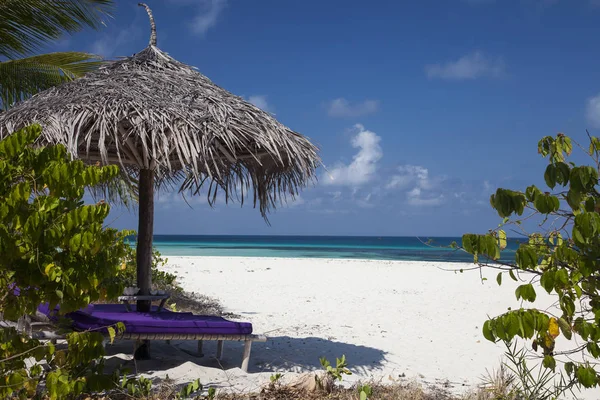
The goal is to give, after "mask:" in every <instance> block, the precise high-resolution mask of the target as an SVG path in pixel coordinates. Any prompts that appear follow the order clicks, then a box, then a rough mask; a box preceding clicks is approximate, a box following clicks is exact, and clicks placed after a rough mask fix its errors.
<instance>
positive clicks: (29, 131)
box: [0, 126, 131, 399]
mask: <svg viewBox="0 0 600 400" xmlns="http://www.w3.org/2000/svg"><path fill="white" fill-rule="evenodd" d="M40 132H41V130H40V127H39V126H32V127H28V128H25V129H23V130H21V131H19V132H16V133H15V134H13V135H11V136H9V137H8V138H6V139H4V140H2V141H0V254H1V255H2V257H0V312H1V313H3V316H4V319H7V320H13V321H14V320H16V319H17V318H19V317H21V316H23V315H26V314H28V315H31V314H34V313H35V312H36V309H37V307H38V305H39V304H41V303H46V302H47V303H50V307H54V306H55V305H57V304H60V313H61V314H64V313H67V312H70V311H74V310H77V309H80V308H82V307H85V306H87V305H88V304H89V303H90V302H93V301H96V300H98V299H101V298H106V297H114V296H115V295H116V294H118V293H120V292H121V291H122V287H123V285H122V283H120V282H119V279H115V277H117V276H118V275H119V273H120V271H121V269H120V265H121V263H122V260H123V258H124V257H125V256H126V255H127V254H128V253H127V252H128V248H129V247H128V245H127V243H126V242H125V237H126V236H127V235H129V234H131V232H119V231H117V230H115V229H110V228H106V227H104V226H103V224H104V219H105V218H106V216H107V215H108V212H109V206H108V204H106V203H104V202H102V201H101V202H99V203H97V204H93V205H84V203H83V196H84V193H85V190H86V189H87V188H90V187H92V186H95V185H98V184H102V183H106V182H108V181H110V180H111V179H114V178H115V177H116V176H117V175H118V173H119V171H118V168H117V167H95V166H85V165H84V164H83V162H81V161H71V160H70V158H69V156H68V155H67V153H66V150H65V148H64V147H63V146H48V147H34V146H33V143H34V142H35V140H36V139H37V138H38V136H39V134H40ZM13 285H16V287H18V288H19V289H20V294H17V293H16V292H15V291H14V290H13ZM122 328H123V327H122V325H119V326H115V327H109V328H108V331H109V336H110V339H111V340H112V339H114V337H115V335H116V334H118V331H119V330H122ZM0 335H1V338H0V397H2V398H6V397H9V396H10V395H11V394H13V395H18V396H21V397H24V396H32V395H33V394H34V393H35V392H36V390H37V386H38V383H40V382H44V383H45V386H46V389H45V390H46V392H47V394H48V396H49V397H50V398H51V399H62V398H67V397H73V396H75V395H77V394H80V393H84V392H89V391H94V390H103V389H105V388H107V387H110V386H111V385H112V382H113V379H112V377H111V376H108V375H104V374H103V373H102V362H101V359H102V356H103V355H104V349H103V347H102V342H103V340H104V337H103V336H102V335H101V334H100V333H98V332H85V333H70V334H68V336H67V347H68V351H67V349H64V348H63V349H56V348H55V347H54V346H53V345H52V344H43V343H40V342H39V341H37V340H32V339H30V338H27V337H26V336H23V335H21V334H19V333H17V332H16V331H15V330H12V329H6V330H0ZM29 356H33V357H34V358H35V360H36V361H37V362H40V361H42V360H44V361H45V362H46V363H47V365H48V366H49V368H47V369H46V368H44V369H42V368H41V367H40V365H38V364H36V365H34V366H33V367H31V368H26V365H25V359H26V358H27V357H29Z"/></svg>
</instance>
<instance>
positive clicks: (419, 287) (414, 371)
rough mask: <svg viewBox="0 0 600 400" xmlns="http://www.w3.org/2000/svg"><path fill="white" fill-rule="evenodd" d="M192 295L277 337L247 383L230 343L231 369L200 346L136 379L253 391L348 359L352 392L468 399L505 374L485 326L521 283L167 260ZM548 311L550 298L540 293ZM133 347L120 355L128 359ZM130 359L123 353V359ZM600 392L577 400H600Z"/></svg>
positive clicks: (397, 264)
mask: <svg viewBox="0 0 600 400" xmlns="http://www.w3.org/2000/svg"><path fill="white" fill-rule="evenodd" d="M168 258H169V260H168V264H167V266H166V267H165V268H164V269H165V270H167V271H169V272H172V273H175V274H176V275H177V276H178V277H179V279H178V281H179V282H180V284H181V285H182V286H183V288H184V289H185V290H186V291H192V292H196V293H201V294H204V295H208V296H211V297H214V298H217V299H219V300H220V301H221V302H222V304H223V305H224V306H225V307H226V309H227V311H229V312H232V313H234V314H237V315H239V316H240V320H243V321H249V322H252V324H253V327H254V331H255V333H263V334H266V335H267V336H268V337H269V340H268V341H267V342H266V343H255V344H254V345H253V348H252V356H251V359H250V367H249V373H248V374H246V373H244V372H242V371H241V370H240V369H239V367H240V364H241V358H242V350H243V345H242V344H240V343H237V342H225V352H224V359H223V360H222V361H220V362H219V361H217V360H216V359H215V358H214V355H215V352H216V343H215V342H207V343H205V346H204V353H205V354H206V356H205V357H203V358H198V357H194V356H193V355H190V354H189V353H191V354H193V352H194V351H195V349H196V343H194V342H184V341H180V342H172V345H167V344H164V343H163V342H156V343H154V344H153V347H152V351H153V360H151V361H142V362H138V363H137V367H138V370H139V371H141V372H145V373H147V375H148V376H151V377H154V378H156V379H157V380H160V379H163V378H164V377H166V376H167V375H168V376H169V378H171V379H174V380H175V382H177V383H184V382H189V381H191V380H193V379H196V378H200V380H201V382H202V383H203V384H211V385H214V386H217V387H221V388H228V390H233V391H250V390H257V389H259V388H260V387H261V385H264V384H265V383H267V382H268V381H269V377H270V376H271V375H272V374H273V373H275V372H281V373H283V374H284V377H285V380H291V379H293V378H294V376H296V375H297V374H298V373H302V372H306V371H310V370H314V369H317V368H320V364H319V357H321V356H325V357H327V358H328V359H329V360H331V361H332V362H335V357H339V356H341V355H342V354H344V355H345V356H346V359H347V361H348V364H349V367H350V370H351V371H352V372H353V375H352V376H350V377H345V378H344V382H345V384H346V385H349V384H351V383H352V382H355V381H358V380H360V381H365V380H378V381H382V382H392V381H403V380H417V381H418V382H421V383H423V384H424V385H428V384H438V385H444V386H446V387H448V388H449V389H450V390H451V391H452V392H455V393H461V392H466V391H468V390H470V389H472V388H473V387H474V386H476V385H478V384H480V383H481V378H482V376H484V375H486V370H492V369H495V368H497V367H499V365H500V362H501V359H502V355H503V353H504V351H505V348H504V347H503V346H502V345H496V344H493V343H491V342H489V341H487V340H485V339H484V338H483V335H482V333H481V327H482V324H483V322H484V321H485V320H486V317H487V316H488V315H498V314H500V313H502V312H504V311H506V310H507V307H513V308H518V307H519V306H520V303H519V302H517V301H516V299H515V297H514V289H515V288H516V284H515V282H513V281H511V280H510V279H509V277H508V276H505V277H504V279H503V285H502V286H500V287H499V286H498V285H497V283H496V273H495V272H493V271H487V272H485V273H484V275H483V276H484V277H487V278H488V279H487V280H484V281H482V280H481V276H480V273H479V272H478V271H467V272H464V273H458V272H450V271H445V270H444V269H456V270H458V269H460V268H469V267H473V265H470V264H452V263H439V262H437V263H433V262H409V261H369V260H326V259H275V258H240V257H231V258H228V257H168ZM539 302H540V304H549V298H548V297H547V296H544V295H543V294H542V293H540V294H539ZM123 346H125V344H118V345H117V346H116V347H115V348H114V349H113V350H112V351H113V352H114V353H117V354H119V356H120V357H121V358H127V356H125V355H124V354H125V353H126V351H127V350H126V349H125V348H124V347H123ZM121 353H123V354H121ZM599 393H600V392H597V391H596V392H594V393H591V392H590V393H586V394H585V395H583V396H581V397H578V398H590V399H591V398H600V395H599Z"/></svg>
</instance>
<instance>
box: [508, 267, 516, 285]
mask: <svg viewBox="0 0 600 400" xmlns="http://www.w3.org/2000/svg"><path fill="white" fill-rule="evenodd" d="M508 275H510V277H511V279H512V280H513V281H515V282H517V281H518V279H517V277H516V276H515V273H514V272H513V270H512V269H511V270H509V271H508Z"/></svg>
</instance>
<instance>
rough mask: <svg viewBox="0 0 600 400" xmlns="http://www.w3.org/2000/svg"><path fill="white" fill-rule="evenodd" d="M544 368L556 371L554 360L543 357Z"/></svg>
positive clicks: (548, 356)
mask: <svg viewBox="0 0 600 400" xmlns="http://www.w3.org/2000/svg"><path fill="white" fill-rule="evenodd" d="M543 365H544V368H549V369H551V370H552V371H554V370H555V369H556V360H555V359H554V357H552V356H551V355H546V356H544V361H543Z"/></svg>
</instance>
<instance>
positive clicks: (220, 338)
mask: <svg viewBox="0 0 600 400" xmlns="http://www.w3.org/2000/svg"><path fill="white" fill-rule="evenodd" d="M52 326H53V324H52V322H49V321H48V322H31V320H30V319H29V318H25V319H24V329H23V330H24V331H25V332H26V333H27V334H28V335H29V336H30V337H33V338H36V339H40V340H50V341H51V342H56V340H57V339H64V336H63V335H57V334H55V333H54V332H52V331H46V330H43V329H42V328H43V327H52ZM8 327H15V328H17V324H16V323H9V322H7V321H3V320H1V319H0V329H1V328H8ZM115 339H116V340H135V345H134V353H135V350H136V349H137V346H138V343H139V341H141V340H165V341H166V342H167V343H170V342H171V340H197V341H198V353H197V355H198V356H199V357H203V356H204V354H203V352H202V345H203V342H204V341H205V340H216V341H217V359H219V360H221V359H222V358H223V342H224V341H226V340H228V341H234V342H244V354H243V356H242V366H241V369H242V371H244V372H248V364H249V362H250V351H251V350H252V342H266V341H267V337H266V336H264V335H235V334H232V335H207V334H167V333H127V332H123V333H122V334H121V335H117V336H116V337H115Z"/></svg>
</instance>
